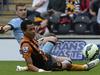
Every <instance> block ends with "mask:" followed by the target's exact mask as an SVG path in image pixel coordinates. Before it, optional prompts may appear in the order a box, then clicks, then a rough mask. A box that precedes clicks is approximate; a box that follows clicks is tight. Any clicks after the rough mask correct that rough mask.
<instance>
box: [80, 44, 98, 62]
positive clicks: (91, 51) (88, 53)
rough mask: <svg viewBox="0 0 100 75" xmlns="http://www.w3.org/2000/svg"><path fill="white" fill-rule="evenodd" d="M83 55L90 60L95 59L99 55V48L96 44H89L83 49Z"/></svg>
mask: <svg viewBox="0 0 100 75" xmlns="http://www.w3.org/2000/svg"><path fill="white" fill-rule="evenodd" d="M82 54H83V56H84V57H85V58H86V59H88V60H93V59H95V58H97V57H98V56H99V48H98V46H97V45H96V44H92V43H91V44H87V45H86V46H85V47H84V48H83V50H82Z"/></svg>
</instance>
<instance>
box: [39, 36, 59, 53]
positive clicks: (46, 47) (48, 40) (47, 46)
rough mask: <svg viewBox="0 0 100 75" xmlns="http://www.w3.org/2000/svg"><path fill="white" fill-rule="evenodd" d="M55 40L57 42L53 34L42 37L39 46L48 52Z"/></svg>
mask: <svg viewBox="0 0 100 75" xmlns="http://www.w3.org/2000/svg"><path fill="white" fill-rule="evenodd" d="M56 42H57V37H55V36H48V37H44V39H43V41H42V44H41V46H40V48H41V50H43V52H45V53H47V54H50V52H51V50H52V49H53V47H54V46H55V44H56Z"/></svg>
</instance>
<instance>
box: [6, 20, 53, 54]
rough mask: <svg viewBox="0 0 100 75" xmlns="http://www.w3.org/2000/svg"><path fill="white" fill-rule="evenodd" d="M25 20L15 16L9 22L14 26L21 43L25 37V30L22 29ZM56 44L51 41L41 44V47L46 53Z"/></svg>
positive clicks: (14, 32)
mask: <svg viewBox="0 0 100 75" xmlns="http://www.w3.org/2000/svg"><path fill="white" fill-rule="evenodd" d="M22 22H23V20H22V19H21V18H14V19H12V20H11V21H10V22H8V24H9V25H11V26H12V27H13V34H14V36H15V39H16V40H17V41H18V43H20V41H21V39H22V37H23V32H22V30H21V23H22ZM53 47H54V45H53V44H52V43H51V42H47V43H46V44H45V45H43V46H41V49H42V50H43V51H44V52H45V53H48V54H49V53H50V52H51V50H52V48H53Z"/></svg>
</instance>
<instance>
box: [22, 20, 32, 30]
mask: <svg viewBox="0 0 100 75" xmlns="http://www.w3.org/2000/svg"><path fill="white" fill-rule="evenodd" d="M29 24H33V22H32V21H31V20H24V21H23V22H22V23H21V30H22V31H26V29H27V25H29ZM33 25H34V24H33Z"/></svg>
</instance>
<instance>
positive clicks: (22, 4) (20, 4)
mask: <svg viewBox="0 0 100 75" xmlns="http://www.w3.org/2000/svg"><path fill="white" fill-rule="evenodd" d="M25 5H26V4H25V3H17V4H16V10H17V8H18V7H19V6H25Z"/></svg>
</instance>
